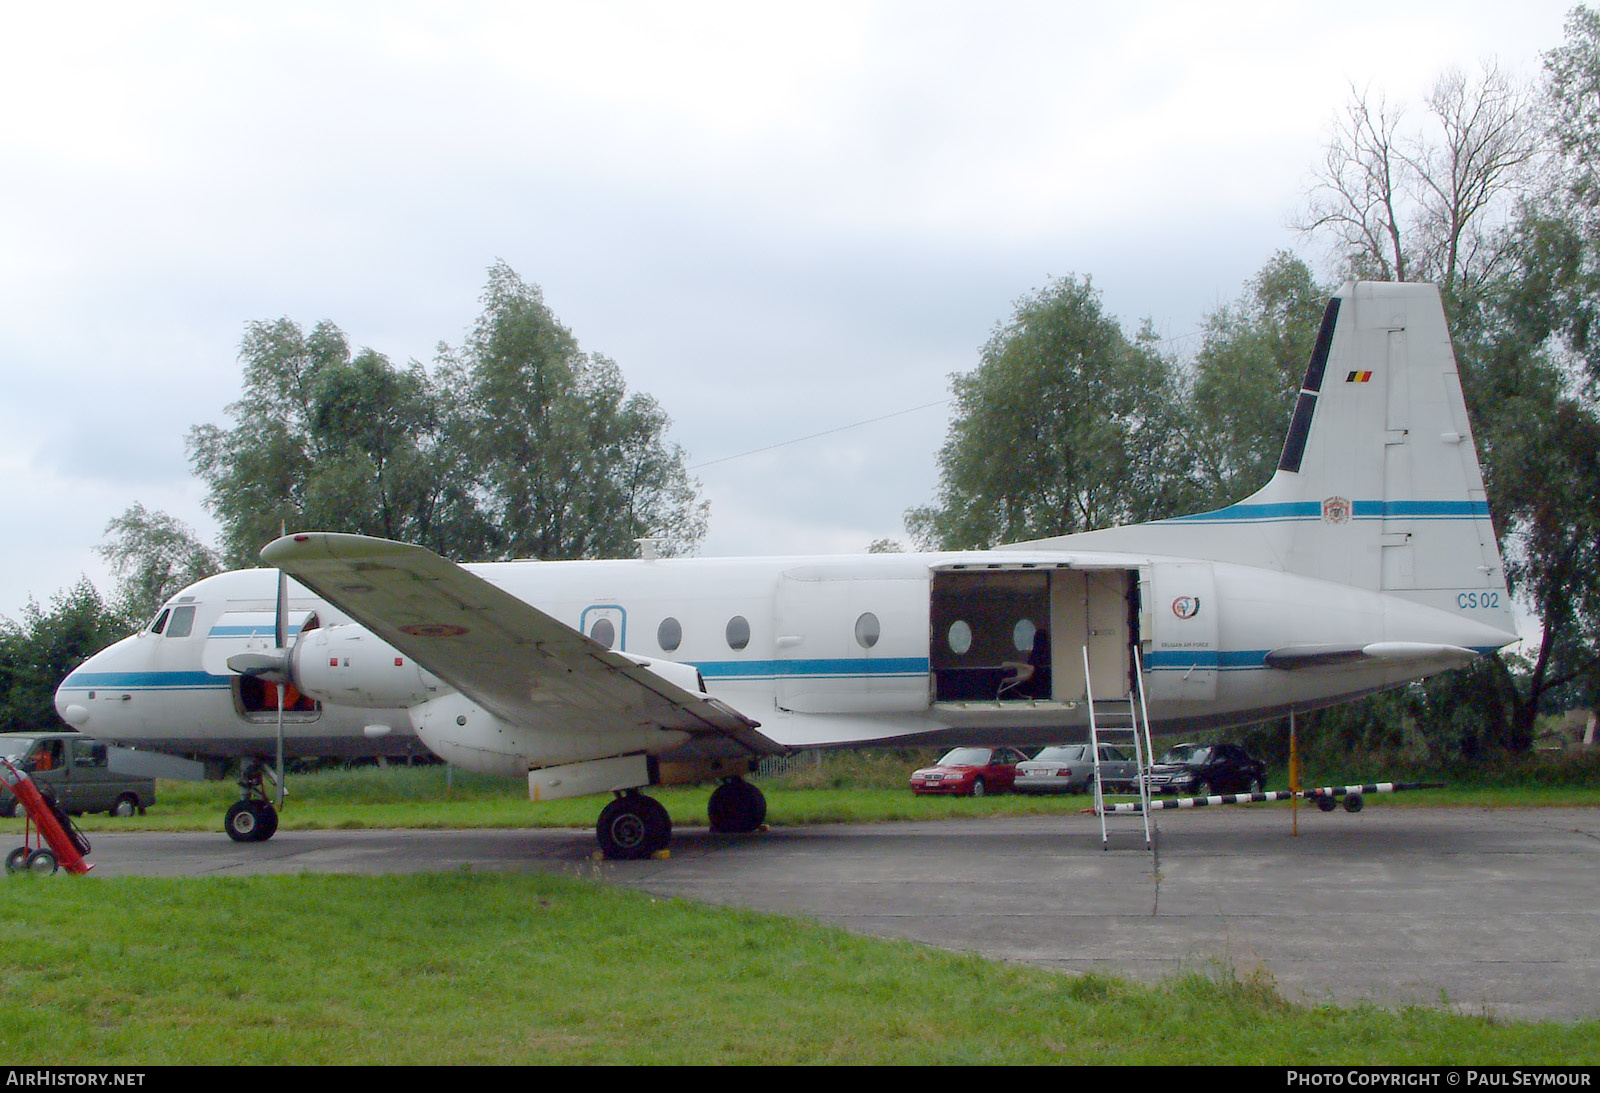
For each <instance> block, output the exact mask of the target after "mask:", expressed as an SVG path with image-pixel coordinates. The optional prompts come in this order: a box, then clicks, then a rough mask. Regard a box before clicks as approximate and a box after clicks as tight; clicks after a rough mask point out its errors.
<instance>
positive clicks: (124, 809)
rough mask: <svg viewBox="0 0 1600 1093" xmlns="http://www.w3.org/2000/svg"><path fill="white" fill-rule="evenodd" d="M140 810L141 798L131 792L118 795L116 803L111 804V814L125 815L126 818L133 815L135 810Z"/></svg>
mask: <svg viewBox="0 0 1600 1093" xmlns="http://www.w3.org/2000/svg"><path fill="white" fill-rule="evenodd" d="M138 811H139V798H137V797H135V796H134V795H133V794H131V793H124V794H123V795H122V796H121V797H118V798H117V800H116V803H115V804H113V805H112V806H111V808H110V814H111V815H113V816H121V817H124V818H125V817H128V816H132V815H133V814H134V813H135V812H138Z"/></svg>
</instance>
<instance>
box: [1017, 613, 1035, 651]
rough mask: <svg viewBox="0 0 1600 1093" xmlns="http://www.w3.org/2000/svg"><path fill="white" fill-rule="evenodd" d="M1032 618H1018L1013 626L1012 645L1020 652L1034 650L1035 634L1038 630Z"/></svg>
mask: <svg viewBox="0 0 1600 1093" xmlns="http://www.w3.org/2000/svg"><path fill="white" fill-rule="evenodd" d="M1038 629H1039V628H1038V627H1037V626H1035V625H1033V620H1032V619H1018V620H1017V625H1015V626H1013V627H1012V628H1011V645H1012V647H1013V648H1014V649H1016V650H1017V652H1019V653H1031V652H1033V635H1034V634H1035V633H1036V632H1037V631H1038Z"/></svg>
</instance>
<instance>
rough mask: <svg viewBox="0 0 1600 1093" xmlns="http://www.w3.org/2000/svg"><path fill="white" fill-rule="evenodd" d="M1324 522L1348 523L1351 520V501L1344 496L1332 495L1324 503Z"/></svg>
mask: <svg viewBox="0 0 1600 1093" xmlns="http://www.w3.org/2000/svg"><path fill="white" fill-rule="evenodd" d="M1322 522H1323V523H1324V524H1348V523H1349V522H1350V501H1349V499H1348V498H1344V497H1330V498H1328V499H1327V500H1326V501H1324V502H1323V503H1322Z"/></svg>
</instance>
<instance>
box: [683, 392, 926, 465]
mask: <svg viewBox="0 0 1600 1093" xmlns="http://www.w3.org/2000/svg"><path fill="white" fill-rule="evenodd" d="M949 403H950V400H949V399H947V398H942V399H939V400H938V401H937V402H924V403H923V404H922V405H921V406H913V407H911V408H910V409H907V410H896V411H895V412H894V413H892V414H884V415H882V416H880V417H873V418H868V419H867V420H865V421H853V422H851V423H850V424H849V425H840V426H838V427H837V428H833V429H824V430H822V432H820V433H812V434H810V435H809V436H797V437H795V438H794V439H793V440H780V441H778V443H776V444H768V445H767V446H766V447H764V448H751V449H750V450H749V451H748V452H739V453H738V454H737V455H725V456H722V457H720V458H718V459H709V460H707V461H706V462H704V463H696V464H695V465H694V466H692V467H690V468H689V469H690V470H691V471H698V470H699V469H700V468H702V467H714V466H716V465H717V464H718V463H727V462H729V461H731V460H734V459H743V458H744V457H745V456H747V455H760V454H761V453H762V452H770V451H772V450H773V449H775V448H787V447H788V446H789V445H791V444H803V443H804V442H805V441H807V440H816V439H817V438H818V437H821V436H832V435H833V434H834V433H842V432H844V431H845V430H846V429H859V428H860V427H861V426H863V425H872V424H875V423H877V422H879V421H888V420H889V419H890V418H892V417H903V416H905V415H906V414H914V413H916V412H917V411H918V410H927V409H930V408H932V407H934V406H947V405H949Z"/></svg>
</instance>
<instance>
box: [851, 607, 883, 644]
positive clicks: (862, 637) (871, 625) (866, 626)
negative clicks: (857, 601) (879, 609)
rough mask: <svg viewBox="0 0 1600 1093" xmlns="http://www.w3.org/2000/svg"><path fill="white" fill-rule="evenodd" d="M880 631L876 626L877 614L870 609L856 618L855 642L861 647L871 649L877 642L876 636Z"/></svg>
mask: <svg viewBox="0 0 1600 1093" xmlns="http://www.w3.org/2000/svg"><path fill="white" fill-rule="evenodd" d="M881 633H882V631H881V630H879V628H878V616H876V615H874V614H873V613H872V612H871V611H868V612H866V613H864V614H863V615H862V616H861V617H860V618H859V619H857V620H856V644H857V645H859V646H861V648H863V649H871V648H872V647H873V646H874V645H876V644H878V637H879V635H880V634H881Z"/></svg>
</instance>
